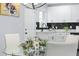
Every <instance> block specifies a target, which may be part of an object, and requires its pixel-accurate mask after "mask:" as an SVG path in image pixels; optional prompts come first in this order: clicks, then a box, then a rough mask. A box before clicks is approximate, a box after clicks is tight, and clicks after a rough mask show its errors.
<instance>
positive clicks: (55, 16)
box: [48, 5, 71, 22]
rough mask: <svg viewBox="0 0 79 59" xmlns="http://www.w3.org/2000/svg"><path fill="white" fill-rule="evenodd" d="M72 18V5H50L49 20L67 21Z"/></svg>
mask: <svg viewBox="0 0 79 59" xmlns="http://www.w3.org/2000/svg"><path fill="white" fill-rule="evenodd" d="M70 19H71V7H70V6H66V5H64V6H53V7H48V22H67V21H69V20H70Z"/></svg>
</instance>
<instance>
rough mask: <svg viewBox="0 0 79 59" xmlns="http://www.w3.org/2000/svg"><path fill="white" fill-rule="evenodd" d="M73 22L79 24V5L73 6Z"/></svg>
mask: <svg viewBox="0 0 79 59" xmlns="http://www.w3.org/2000/svg"><path fill="white" fill-rule="evenodd" d="M71 20H72V21H74V22H79V5H72V7H71Z"/></svg>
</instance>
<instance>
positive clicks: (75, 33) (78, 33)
mask: <svg viewBox="0 0 79 59" xmlns="http://www.w3.org/2000/svg"><path fill="white" fill-rule="evenodd" d="M70 34H71V35H79V32H71V33H70Z"/></svg>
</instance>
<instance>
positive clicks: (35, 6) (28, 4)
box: [23, 3, 46, 9]
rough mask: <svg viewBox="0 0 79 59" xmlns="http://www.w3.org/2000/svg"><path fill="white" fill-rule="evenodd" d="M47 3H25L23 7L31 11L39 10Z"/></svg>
mask: <svg viewBox="0 0 79 59" xmlns="http://www.w3.org/2000/svg"><path fill="white" fill-rule="evenodd" d="M45 4H46V3H24V4H23V5H24V6H26V7H27V8H29V9H37V8H40V7H42V6H44V5H45Z"/></svg>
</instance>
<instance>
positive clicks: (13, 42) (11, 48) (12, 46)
mask: <svg viewBox="0 0 79 59" xmlns="http://www.w3.org/2000/svg"><path fill="white" fill-rule="evenodd" d="M5 39H6V53H9V54H12V53H14V54H18V52H19V48H18V46H19V41H20V37H19V34H18V33H14V34H5Z"/></svg>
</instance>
